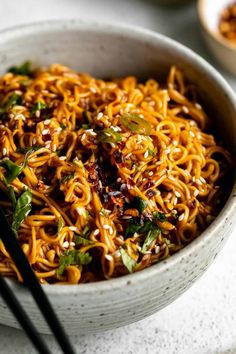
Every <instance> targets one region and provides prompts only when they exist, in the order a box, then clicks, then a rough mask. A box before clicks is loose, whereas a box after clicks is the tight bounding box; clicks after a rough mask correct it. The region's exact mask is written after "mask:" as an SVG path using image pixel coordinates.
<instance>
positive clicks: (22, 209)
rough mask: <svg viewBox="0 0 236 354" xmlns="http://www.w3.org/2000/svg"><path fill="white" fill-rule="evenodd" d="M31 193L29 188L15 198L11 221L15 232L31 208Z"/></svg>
mask: <svg viewBox="0 0 236 354" xmlns="http://www.w3.org/2000/svg"><path fill="white" fill-rule="evenodd" d="M31 202H32V193H31V191H30V190H28V189H27V190H26V191H24V192H23V193H22V194H21V196H20V197H19V198H18V199H17V201H16V204H15V208H14V211H13V221H12V230H13V231H14V232H15V233H16V234H17V232H18V229H19V227H20V225H21V224H22V222H23V221H24V219H25V217H26V216H27V215H28V214H29V212H30V211H31V209H32V205H31Z"/></svg>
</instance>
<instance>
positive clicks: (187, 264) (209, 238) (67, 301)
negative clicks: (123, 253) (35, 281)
mask: <svg viewBox="0 0 236 354" xmlns="http://www.w3.org/2000/svg"><path fill="white" fill-rule="evenodd" d="M0 48H1V51H0V74H2V73H4V72H5V71H6V69H7V68H8V67H9V66H11V65H13V64H18V63H22V62H23V61H25V60H31V61H32V62H33V63H35V64H37V65H49V64H51V63H54V62H58V63H61V64H64V65H69V66H71V67H72V68H74V69H77V70H78V71H86V72H89V73H91V74H92V75H95V76H97V77H106V78H107V77H115V76H123V75H136V76H138V77H139V78H147V77H156V78H157V79H158V80H161V79H162V78H166V75H167V72H168V70H169V68H170V65H172V64H176V65H177V66H178V67H179V68H180V69H182V70H183V71H184V73H185V75H186V76H187V77H188V79H189V81H191V82H193V83H194V84H195V85H196V86H197V88H198V91H199V93H200V95H201V97H202V104H203V105H204V107H206V109H207V111H209V112H211V115H212V116H214V118H215V121H216V122H218V125H220V127H221V131H222V135H223V138H224V139H225V141H226V142H227V147H228V149H230V151H231V152H232V154H233V155H234V156H235V151H236V99H235V96H234V93H233V92H232V90H231V88H230V87H229V85H228V84H227V83H226V82H225V80H224V79H223V78H222V77H221V76H220V74H219V73H218V72H216V71H215V69H214V68H212V67H211V66H210V65H209V64H208V63H207V62H205V61H204V60H203V59H202V58H201V57H199V56H198V55H196V54H195V53H193V52H192V51H191V50H189V49H187V48H185V47H184V46H182V45H181V44H179V43H177V42H175V41H173V40H171V39H169V38H167V37H165V36H162V35H160V34H157V33H154V32H151V31H148V30H145V29H139V28H134V27H124V26H114V25H108V24H104V23H103V24H97V23H86V22H78V21H69V20H65V21H56V22H44V23H38V24H32V25H26V26H22V27H17V28H14V29H11V30H7V31H4V32H2V33H1V35H0ZM235 208H236V190H235V187H234V191H233V190H232V193H231V196H230V197H229V199H228V201H227V203H226V204H225V206H224V208H223V210H222V211H221V213H220V215H219V216H218V217H217V219H216V220H215V221H214V222H213V223H212V224H211V225H210V226H209V227H208V229H207V230H206V231H204V232H203V233H202V234H201V235H200V236H199V237H198V238H197V239H196V240H194V241H193V242H192V243H191V244H189V245H188V246H187V247H185V248H184V249H183V250H181V251H180V252H178V253H176V254H175V255H173V256H172V257H170V258H169V259H166V260H164V261H162V262H160V263H158V264H156V265H153V266H151V267H150V268H148V269H145V270H142V271H141V272H138V273H134V274H131V275H127V276H123V277H120V278H117V279H113V280H109V281H101V282H97V283H90V284H81V285H54V286H52V285H45V286H43V287H44V290H45V291H46V293H47V295H48V296H49V298H50V300H51V301H52V303H53V305H54V308H55V310H56V312H57V314H58V316H59V317H60V319H61V320H62V322H63V324H64V326H65V328H66V330H67V332H68V333H70V334H81V333H92V332H93V333H94V332H98V331H102V330H108V329H112V328H115V327H119V326H123V325H126V324H129V323H131V322H135V321H138V320H140V319H142V318H144V317H146V316H149V315H151V314H153V313H154V312H156V311H158V310H160V309H162V308H163V307H164V306H166V305H167V304H169V303H170V302H172V301H173V300H175V299H176V298H177V297H178V296H179V295H180V294H182V293H183V292H184V291H185V290H186V289H187V288H189V287H190V285H191V284H193V283H194V282H195V281H196V279H197V278H199V277H200V275H201V274H202V273H203V272H204V271H205V270H206V269H207V267H208V266H209V264H210V263H211V262H212V261H213V259H214V258H215V257H216V255H217V253H218V252H219V250H220V249H221V247H222V246H223V244H224V242H225V240H226V239H227V237H228V236H229V234H230V232H231V230H232V228H233V222H234V219H235V218H234V216H233V212H234V211H235ZM8 282H9V283H10V285H11V287H12V288H13V289H14V292H15V293H16V294H17V295H18V297H19V298H20V301H21V303H22V304H23V305H24V307H25V308H26V309H27V312H28V313H29V314H30V315H31V317H32V319H33V320H34V322H35V323H36V324H37V327H38V329H39V331H41V332H43V333H49V329H48V327H47V326H46V324H45V323H44V321H43V320H42V318H41V316H40V314H39V312H38V310H37V308H36V307H35V305H34V302H33V300H32V299H31V297H30V295H29V293H28V291H27V290H26V289H25V288H24V287H23V286H22V285H19V284H17V283H16V282H15V281H13V280H8ZM0 323H2V324H5V325H9V326H13V327H18V324H17V323H16V321H15V319H14V318H13V316H12V315H11V314H10V312H9V310H8V309H7V307H6V305H5V303H4V302H3V301H2V300H1V299H0Z"/></svg>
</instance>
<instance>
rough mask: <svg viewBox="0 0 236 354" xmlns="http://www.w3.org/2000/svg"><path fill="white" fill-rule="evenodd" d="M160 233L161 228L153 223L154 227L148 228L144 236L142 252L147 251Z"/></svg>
mask: <svg viewBox="0 0 236 354" xmlns="http://www.w3.org/2000/svg"><path fill="white" fill-rule="evenodd" d="M160 233H161V229H160V228H159V227H158V226H157V225H155V228H152V229H151V230H149V232H148V234H147V237H146V238H145V241H144V243H143V246H142V248H141V252H142V253H145V252H147V251H148V249H149V247H150V246H151V244H152V242H153V241H154V240H156V239H157V237H158V236H159V235H160Z"/></svg>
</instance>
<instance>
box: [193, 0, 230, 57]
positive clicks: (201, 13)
mask: <svg viewBox="0 0 236 354" xmlns="http://www.w3.org/2000/svg"><path fill="white" fill-rule="evenodd" d="M206 1H208V0H198V3H197V12H198V17H199V20H200V23H201V25H202V28H203V29H204V31H205V32H207V33H208V34H209V35H210V36H211V37H212V38H213V39H214V40H215V41H216V42H218V43H219V44H221V45H222V46H224V47H225V48H227V49H230V50H231V51H233V52H235V53H236V43H231V42H230V41H228V40H227V39H225V38H224V37H223V36H222V35H221V34H220V33H218V32H217V31H213V30H212V29H210V27H209V26H208V23H207V21H206V18H205V11H206V10H205V8H206V6H205V5H206Z"/></svg>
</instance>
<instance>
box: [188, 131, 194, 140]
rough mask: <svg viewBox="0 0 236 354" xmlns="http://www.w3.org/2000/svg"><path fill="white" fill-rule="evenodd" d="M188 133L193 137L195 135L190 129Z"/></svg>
mask: <svg viewBox="0 0 236 354" xmlns="http://www.w3.org/2000/svg"><path fill="white" fill-rule="evenodd" d="M189 134H190V135H191V136H192V137H193V138H194V137H195V134H194V132H192V131H191V130H190V132H189Z"/></svg>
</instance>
